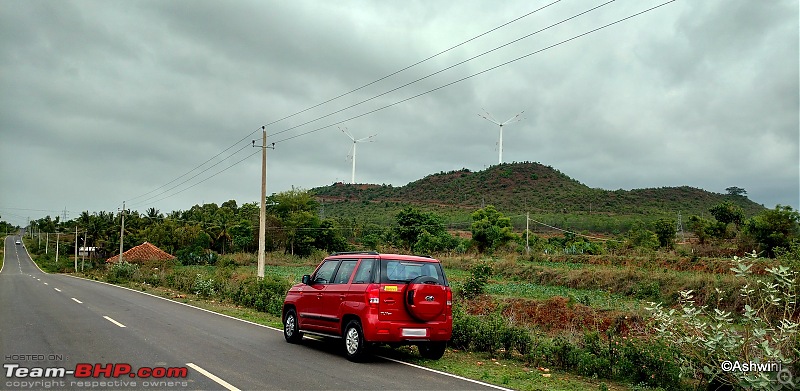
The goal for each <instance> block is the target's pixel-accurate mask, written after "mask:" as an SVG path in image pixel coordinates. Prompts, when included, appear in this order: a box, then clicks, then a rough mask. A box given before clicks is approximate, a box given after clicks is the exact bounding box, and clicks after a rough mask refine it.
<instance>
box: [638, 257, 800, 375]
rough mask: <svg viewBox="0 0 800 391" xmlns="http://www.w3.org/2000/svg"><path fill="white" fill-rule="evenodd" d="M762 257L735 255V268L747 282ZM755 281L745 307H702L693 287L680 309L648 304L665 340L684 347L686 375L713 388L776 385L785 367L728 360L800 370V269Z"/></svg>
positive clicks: (747, 288) (745, 292)
mask: <svg viewBox="0 0 800 391" xmlns="http://www.w3.org/2000/svg"><path fill="white" fill-rule="evenodd" d="M757 261H758V256H757V255H756V253H755V252H754V253H753V254H751V255H750V256H748V257H747V258H745V259H742V258H738V257H734V261H733V267H732V268H731V270H732V271H733V272H734V273H735V274H736V277H737V278H741V279H743V280H745V281H749V282H751V283H752V281H751V280H749V279H747V278H748V277H749V276H751V275H752V271H751V268H752V267H753V265H754V263H756V262H757ZM767 272H768V275H767V276H764V277H763V278H761V279H758V280H757V281H756V283H755V284H751V283H750V284H745V285H744V286H742V287H741V288H739V294H740V295H741V296H742V297H744V298H745V304H744V307H743V308H742V309H741V311H736V312H734V311H726V310H720V309H719V308H715V307H714V306H706V305H704V306H700V305H697V304H696V303H695V301H694V296H695V294H694V292H693V291H691V290H688V291H681V292H680V309H679V310H675V309H669V310H667V309H665V308H663V307H662V305H661V304H660V303H651V307H650V308H648V309H649V310H650V311H651V312H652V314H653V318H654V319H655V321H656V326H655V331H656V332H657V334H658V337H659V339H660V340H661V341H664V342H665V343H670V344H672V345H673V346H675V347H677V348H678V349H680V352H681V354H680V355H679V356H678V359H679V362H680V364H681V371H682V374H683V375H685V376H690V377H692V378H695V379H701V381H702V382H703V383H704V384H708V385H709V388H714V389H715V388H716V387H719V386H722V385H725V386H733V387H739V388H744V389H763V390H771V389H774V387H775V385H776V384H779V382H778V379H779V376H786V375H785V374H784V375H781V372H777V371H775V372H768V371H766V370H761V371H751V370H747V369H742V368H738V369H737V367H732V368H733V370H731V368H726V364H725V363H726V362H727V363H731V362H732V361H733V362H740V363H741V362H744V363H748V364H749V363H762V364H763V363H779V364H781V365H783V366H784V369H785V370H786V371H788V375H789V376H791V375H792V374H794V375H797V374H800V351H798V348H800V333H799V332H800V323H798V322H797V318H796V316H797V313H798V311H800V307H798V302H797V300H798V288H799V287H800V273H798V272H797V271H795V270H792V269H790V268H789V267H787V266H781V265H778V266H775V267H771V268H768V269H767Z"/></svg>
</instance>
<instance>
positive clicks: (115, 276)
mask: <svg viewBox="0 0 800 391" xmlns="http://www.w3.org/2000/svg"><path fill="white" fill-rule="evenodd" d="M138 271H139V265H137V264H134V263H130V262H125V261H122V262H117V263H115V264H113V265H111V268H110V269H108V273H107V274H106V281H108V282H110V283H112V284H117V283H123V282H128V281H130V280H131V279H132V278H133V277H134V276H135V275H136V273H137V272H138Z"/></svg>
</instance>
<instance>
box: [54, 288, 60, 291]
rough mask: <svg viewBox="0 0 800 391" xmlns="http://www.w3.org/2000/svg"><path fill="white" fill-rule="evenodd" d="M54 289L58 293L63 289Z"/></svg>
mask: <svg viewBox="0 0 800 391" xmlns="http://www.w3.org/2000/svg"><path fill="white" fill-rule="evenodd" d="M53 289H55V290H56V292H61V289H58V288H53Z"/></svg>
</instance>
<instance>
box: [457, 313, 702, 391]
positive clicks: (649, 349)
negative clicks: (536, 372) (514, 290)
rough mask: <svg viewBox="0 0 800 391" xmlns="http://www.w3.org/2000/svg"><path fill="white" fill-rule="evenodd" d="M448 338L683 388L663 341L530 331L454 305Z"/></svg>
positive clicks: (562, 366) (589, 372)
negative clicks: (548, 334) (546, 333)
mask: <svg viewBox="0 0 800 391" xmlns="http://www.w3.org/2000/svg"><path fill="white" fill-rule="evenodd" d="M453 318H454V319H453V338H452V339H451V340H450V342H449V345H450V346H451V347H454V348H457V349H464V350H470V351H475V352H486V353H489V354H490V355H492V356H498V355H502V356H504V357H505V358H512V357H517V358H519V359H521V360H523V361H524V362H525V363H526V364H527V365H530V366H533V367H547V368H552V369H558V370H563V371H568V372H571V373H575V374H578V375H582V376H587V377H593V378H599V379H608V380H621V381H627V382H631V383H633V384H639V385H643V386H646V387H657V388H663V389H666V390H681V389H687V388H688V386H687V385H685V384H684V383H683V382H681V379H680V373H681V372H680V368H679V366H678V363H677V362H676V361H675V357H676V355H677V350H675V349H673V348H671V347H670V346H669V345H668V344H666V343H663V342H660V341H658V342H651V341H646V340H640V339H632V338H626V337H619V336H615V335H613V334H608V335H600V334H598V333H596V332H591V333H586V334H584V335H583V338H582V339H580V338H579V339H578V340H573V339H570V338H567V337H564V336H558V337H549V336H544V335H538V334H532V333H531V332H530V330H528V329H526V328H522V327H519V326H514V325H512V324H510V323H509V321H508V320H506V319H504V318H503V317H501V316H500V315H498V314H492V315H489V316H476V315H469V314H466V313H465V312H464V311H463V309H461V308H460V307H458V306H457V307H456V308H455V310H454V313H453Z"/></svg>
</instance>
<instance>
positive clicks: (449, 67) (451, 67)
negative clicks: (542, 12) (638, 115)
mask: <svg viewBox="0 0 800 391" xmlns="http://www.w3.org/2000/svg"><path fill="white" fill-rule="evenodd" d="M614 1H616V0H610V1H607V2H605V3H603V4H600V5H598V6H595V7H593V8H590V9H588V10H586V11H583V12H581V13H579V14H576V15H573V16H571V17H569V18H566V19H564V20H562V21H560V22H557V23H553V24H551V25H549V26H547V27H544V28H542V29H539V30H537V31H534V32H532V33H530V34H527V35H524V36H522V37H519V38H517V39H515V40H513V41H510V42H506V43H504V44H502V45H500V46H497V47H495V48H493V49H490V50H487V51H485V52H483V53H480V54H478V55H475V56H472V57H470V58H468V59H466V60H463V61H459V62H457V63H455V64H453V65H450V66H448V67H445V68H442V69H440V70H438V71H436V72H433V73H431V74H428V75H426V76H423V77H420V78H418V79H416V80H414V81H410V82H408V83H406V84H403V85H401V86H399V87H396V88H392V89H390V90H388V91H385V92H383V93H380V94H378V95H375V96H373V97H371V98H368V99H364V100H362V101H360V102H357V103H354V104H352V105H350V106H347V107H344V108H342V109H339V110H336V111H334V112H332V113H329V114H325V115H323V116H321V117H318V118H315V119H312V120H310V121H307V122H304V123H302V124H299V125H296V126H292V127H290V128H287V129H284V130H281V131H280V132H275V133H272V135H273V136H275V135H279V134H281V133H285V132H288V131H290V130H292V129H296V128H299V127H301V126H305V125H308V124H310V123H313V122H316V121H319V120H321V119H323V118H327V117H330V116H332V115H335V114H338V113H341V112H343V111H346V110H349V109H351V108H353V107H356V106H359V105H362V104H364V103H367V102H369V101H372V100H375V99H378V98H380V97H382V96H384V95H388V94H391V93H392V92H395V91H398V90H401V89H403V88H405V87H408V86H410V85H412V84H415V83H418V82H420V81H422V80H425V79H428V78H430V77H433V76H436V75H438V74H440V73H442V72H445V71H448V70H450V69H453V68H455V67H457V66H459V65H463V64H466V63H468V62H470V61H472V60H475V59H477V58H480V57H483V56H485V55H487V54H489V53H492V52H495V51H497V50H500V49H502V48H504V47H506V46H509V45H512V44H514V43H517V42H519V41H522V40H524V39H527V38H530V37H532V36H534V35H536V34H539V33H541V32H543V31H545V30H548V29H550V28H553V27H555V26H558V25H560V24H563V23H565V22H567V21H569V20H572V19H575V18H577V17H579V16H581V15H584V14H587V13H589V12H592V11H594V10H596V9H598V8H600V7H603V6H605V5H608V4H610V3H613V2H614ZM476 75H477V74H476ZM476 75H473V76H476ZM468 78H469V77H468ZM431 91H435V90H431ZM431 91H428V92H431ZM424 94H426V93H423V94H422V95H424ZM401 102H404V101H401ZM337 124H338V123H337ZM329 126H332V125H329ZM329 126H326V128H327V127H329Z"/></svg>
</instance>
